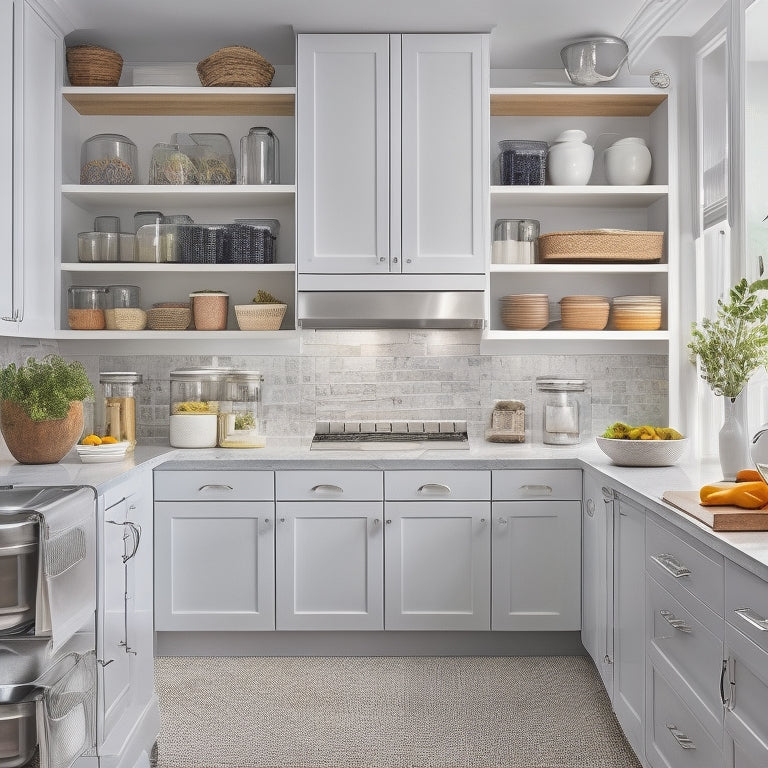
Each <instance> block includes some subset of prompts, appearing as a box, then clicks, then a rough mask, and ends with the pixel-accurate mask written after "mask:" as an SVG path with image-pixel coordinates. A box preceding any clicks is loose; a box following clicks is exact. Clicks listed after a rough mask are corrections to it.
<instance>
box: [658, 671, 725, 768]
mask: <svg viewBox="0 0 768 768" xmlns="http://www.w3.org/2000/svg"><path fill="white" fill-rule="evenodd" d="M647 695H648V697H649V704H650V706H651V712H650V718H649V723H648V725H647V727H646V734H647V736H646V739H647V742H646V751H647V757H648V758H649V762H650V764H651V765H653V766H658V768H661V767H662V766H675V768H722V766H723V756H722V753H721V751H720V748H719V746H718V745H717V744H716V743H715V741H714V740H713V739H712V738H710V736H709V735H708V734H707V732H706V731H705V730H704V728H703V727H702V726H701V724H700V723H699V721H698V720H697V719H696V718H695V717H694V716H693V714H692V713H691V710H690V709H688V707H687V706H686V705H685V703H684V702H683V700H682V699H681V698H680V697H679V696H678V695H677V694H676V693H675V691H674V690H673V689H672V687H671V686H670V685H669V683H668V682H667V681H666V680H665V679H664V677H663V676H662V675H661V674H660V673H659V671H658V670H657V669H655V668H654V667H651V670H650V690H649V691H648V694H647Z"/></svg>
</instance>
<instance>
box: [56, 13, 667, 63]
mask: <svg viewBox="0 0 768 768" xmlns="http://www.w3.org/2000/svg"><path fill="white" fill-rule="evenodd" d="M49 2H53V3H55V4H56V6H58V8H60V10H61V12H62V13H63V14H64V16H65V17H66V18H67V19H68V20H69V22H70V23H71V28H72V29H75V30H78V31H77V32H75V33H73V34H72V35H71V36H70V37H68V38H67V42H68V43H75V42H93V43H98V44H101V45H106V46H108V47H110V48H114V49H115V50H117V51H118V52H120V53H121V54H122V56H123V58H124V59H125V60H126V61H129V62H136V61H143V62H162V61H177V62H180V61H197V60H199V59H201V58H203V57H204V56H207V55H208V54H210V53H212V52H213V51H214V50H216V49H217V48H220V47H222V46H225V45H233V44H239V45H248V46H250V47H252V48H255V49H256V50H258V51H259V52H260V53H261V54H262V55H263V56H265V57H266V58H267V59H268V60H269V61H271V62H272V63H273V64H292V63H293V58H294V33H295V32H360V31H365V32H394V31H402V32H467V31H480V32H487V31H491V32H492V36H491V67H492V68H494V69H556V68H559V67H561V62H560V48H561V47H562V46H563V45H564V44H565V43H566V42H569V41H571V40H577V39H580V38H582V37H593V36H595V35H605V34H608V35H618V36H621V35H622V33H623V32H624V30H625V29H626V28H627V27H628V25H629V24H630V23H631V22H632V21H633V19H635V17H636V16H637V15H638V13H639V12H640V11H641V9H643V8H645V7H647V6H650V5H653V6H656V5H658V4H660V3H661V4H663V3H667V2H670V0H215V2H211V0H128V1H126V0H49Z"/></svg>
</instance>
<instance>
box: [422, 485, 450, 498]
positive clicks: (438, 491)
mask: <svg viewBox="0 0 768 768" xmlns="http://www.w3.org/2000/svg"><path fill="white" fill-rule="evenodd" d="M416 493H421V494H423V495H424V496H448V495H450V493H451V489H450V487H449V486H447V485H445V484H444V483H424V485H422V486H421V487H420V488H419V489H418V490H417V491H416Z"/></svg>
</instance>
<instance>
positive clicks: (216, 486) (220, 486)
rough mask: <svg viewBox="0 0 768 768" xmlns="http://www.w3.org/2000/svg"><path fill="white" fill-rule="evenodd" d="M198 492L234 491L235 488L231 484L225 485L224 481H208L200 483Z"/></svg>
mask: <svg viewBox="0 0 768 768" xmlns="http://www.w3.org/2000/svg"><path fill="white" fill-rule="evenodd" d="M197 490H198V492H200V493H202V492H203V491H234V490H235V489H234V488H233V487H232V486H231V485H225V484H224V483H208V484H207V485H201V486H200V487H199V488H198V489H197Z"/></svg>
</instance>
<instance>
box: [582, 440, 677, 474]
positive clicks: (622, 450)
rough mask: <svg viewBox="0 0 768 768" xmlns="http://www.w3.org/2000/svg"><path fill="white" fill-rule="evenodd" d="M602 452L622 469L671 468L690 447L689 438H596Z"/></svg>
mask: <svg viewBox="0 0 768 768" xmlns="http://www.w3.org/2000/svg"><path fill="white" fill-rule="evenodd" d="M595 440H596V441H597V445H598V447H599V448H600V450H601V451H602V452H603V453H604V454H605V455H606V456H607V457H608V458H609V459H610V460H611V461H612V462H613V463H614V464H618V465H619V466H621V467H670V466H672V464H676V463H677V462H678V461H679V460H680V457H681V456H682V455H683V454H684V453H685V449H686V448H687V447H688V438H686V437H683V438H681V439H679V440H617V439H615V438H610V437H596V438H595Z"/></svg>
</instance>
